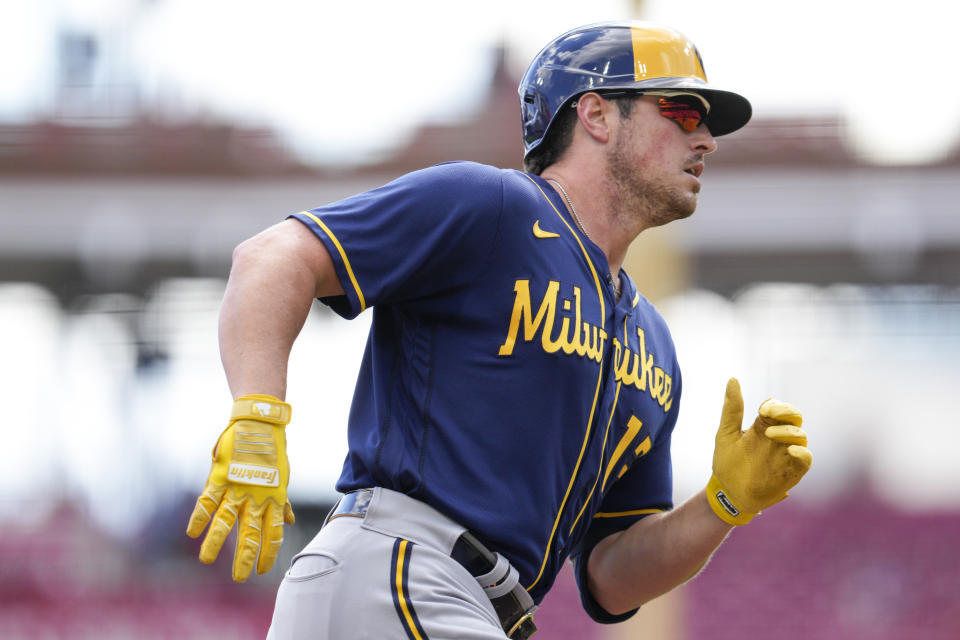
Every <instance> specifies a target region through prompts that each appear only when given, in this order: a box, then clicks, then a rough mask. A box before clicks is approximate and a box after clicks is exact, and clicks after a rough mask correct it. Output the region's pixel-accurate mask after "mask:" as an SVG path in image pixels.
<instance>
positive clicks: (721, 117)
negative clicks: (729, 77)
mask: <svg viewBox="0 0 960 640" xmlns="http://www.w3.org/2000/svg"><path fill="white" fill-rule="evenodd" d="M604 88H606V89H615V88H616V89H634V90H636V91H638V92H641V93H642V92H643V91H645V90H651V89H678V90H687V91H690V92H691V93H699V94H700V95H702V96H703V97H704V98H706V99H707V102H709V103H710V113H708V114H707V117H706V118H704V120H703V122H704V124H706V125H707V128H708V129H710V133H711V134H713V135H714V136H715V137H716V136H725V135H727V134H729V133H733V132H734V131H736V130H737V129H741V128H743V127H744V126H745V125H746V124H747V123H748V122H750V118H751V117H752V116H753V107H752V106H751V105H750V101H749V100H747V99H746V98H744V97H743V96H741V95H740V94H739V93H734V92H733V91H726V90H724V89H714V88H713V87H711V86H710V85H709V84H706V83H704V82H701V81H699V80H697V79H694V78H654V79H651V80H644V81H642V82H637V83H631V84H629V85H623V86H620V87H615V86H612V85H608V86H606V87H604Z"/></svg>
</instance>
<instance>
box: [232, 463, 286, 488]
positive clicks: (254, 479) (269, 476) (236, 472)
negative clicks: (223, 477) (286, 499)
mask: <svg viewBox="0 0 960 640" xmlns="http://www.w3.org/2000/svg"><path fill="white" fill-rule="evenodd" d="M227 480H230V481H232V482H240V483H243V484H257V485H260V486H262V487H276V486H279V485H280V476H279V475H278V473H277V469H269V468H267V467H256V466H253V465H250V464H237V463H234V464H231V465H230V468H229V469H228V470H227Z"/></svg>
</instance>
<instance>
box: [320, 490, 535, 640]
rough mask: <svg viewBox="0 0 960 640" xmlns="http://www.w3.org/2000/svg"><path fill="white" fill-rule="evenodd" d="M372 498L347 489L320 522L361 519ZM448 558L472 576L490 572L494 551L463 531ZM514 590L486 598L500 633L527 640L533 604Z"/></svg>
mask: <svg viewBox="0 0 960 640" xmlns="http://www.w3.org/2000/svg"><path fill="white" fill-rule="evenodd" d="M372 498H373V490H372V489H358V490H357V491H351V492H350V493H348V494H346V495H344V496H343V497H341V498H340V500H339V501H338V502H337V504H336V505H335V506H334V507H333V509H331V510H330V513H329V514H328V515H327V518H326V520H324V525H326V524H327V523H328V522H330V521H331V520H334V519H336V518H343V517H353V518H363V517H364V516H365V515H367V509H368V508H369V506H370V500H371V499H372ZM450 557H451V558H453V559H454V560H456V561H457V562H458V563H460V564H461V565H463V567H464V568H465V569H466V570H467V571H469V572H470V575H472V576H473V577H475V578H483V577H484V576H487V575H488V574H490V573H491V572H493V570H494V569H495V568H496V566H497V556H496V554H494V553H493V552H492V551H490V550H489V549H487V547H485V546H484V545H483V543H482V542H480V541H479V540H477V538H476V537H475V536H473V535H472V534H471V533H470V532H469V531H465V532H463V534H461V535H460V537H459V538H457V541H456V543H454V545H453V550H452V551H451V552H450ZM505 579H506V575H504V576H503V577H502V578H501V579H500V580H499V582H503V581H504V580H505ZM499 582H495V583H494V584H489V585H488V584H482V583H481V585H480V586H481V587H484V589H489V588H492V587H495V586H497V584H499ZM518 589H520V590H522V589H523V587H522V586H520V585H519V584H518V585H517V586H516V587H514V588H513V589H512V590H511V591H508V592H507V593H505V594H503V595H500V596H498V597H495V598H490V603H491V604H493V609H494V611H496V612H497V617H499V618H500V624H501V626H502V627H503V630H504V632H506V634H507V637H508V638H511V639H512V640H527V638H529V637H530V636H532V635H533V634H534V632H536V630H537V627H536V625H534V623H533V610H534V607H532V606H525V605H524V603H522V602H521V600H520V599H521V598H524V596H526V592H524V593H523V595H520V594H518V593H517V590H518ZM518 596H519V597H518ZM524 599H526V600H528V602H529V596H526V598H524Z"/></svg>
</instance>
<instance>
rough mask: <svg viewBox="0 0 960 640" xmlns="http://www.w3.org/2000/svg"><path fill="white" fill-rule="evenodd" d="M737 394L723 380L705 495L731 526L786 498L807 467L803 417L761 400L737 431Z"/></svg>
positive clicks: (739, 417)
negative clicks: (751, 417) (753, 416)
mask: <svg viewBox="0 0 960 640" xmlns="http://www.w3.org/2000/svg"><path fill="white" fill-rule="evenodd" d="M742 424H743V396H742V395H741V393H740V383H739V382H737V379H736V378H731V379H730V381H729V382H727V393H726V397H725V398H724V401H723V413H722V414H721V417H720V428H719V430H718V431H717V444H716V448H715V449H714V452H713V476H712V477H711V478H710V482H709V483H708V484H707V500H708V501H709V502H710V506H711V507H712V508H713V510H714V512H715V513H716V514H717V516H718V517H719V518H720V519H721V520H723V521H724V522H727V523H729V524H733V525H739V524H746V523H747V522H749V521H750V520H751V519H752V518H753V516H755V515H756V514H758V513H760V511H761V510H763V509H766V508H767V507H769V506H771V505H773V504H776V503H777V502H780V501H781V500H783V499H784V498H786V497H787V490H789V489H790V488H791V487H793V486H794V485H795V484H797V483H798V482H799V481H800V478H802V477H803V474H805V473H806V472H807V470H808V469H809V468H810V464H811V462H812V461H813V456H812V455H811V453H810V450H809V449H807V434H806V432H805V431H804V430H803V429H801V428H800V427H801V425H802V424H803V416H802V415H801V414H800V411H799V409H797V408H796V407H794V406H793V405H791V404H787V403H785V402H779V401H777V400H767V401H766V402H764V403H763V404H761V405H760V411H759V415H758V416H757V419H756V420H755V421H754V423H753V426H752V427H751V428H749V429H747V430H746V431H742V430H741V425H742Z"/></svg>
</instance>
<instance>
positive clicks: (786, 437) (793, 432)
mask: <svg viewBox="0 0 960 640" xmlns="http://www.w3.org/2000/svg"><path fill="white" fill-rule="evenodd" d="M763 435H765V436H767V437H768V438H770V439H771V440H773V441H775V442H779V443H781V444H796V445H800V446H801V447H805V446H807V432H806V431H804V430H803V429H801V428H800V427H795V426H793V425H791V424H776V425H773V426H772V427H767V430H766V431H764V432H763Z"/></svg>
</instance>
